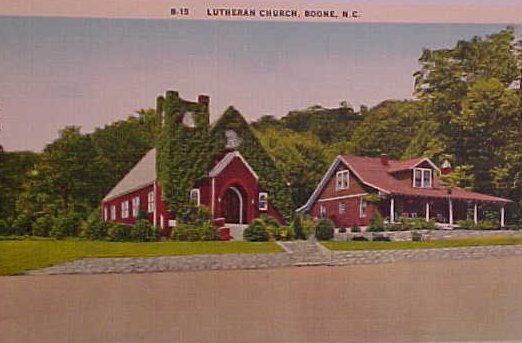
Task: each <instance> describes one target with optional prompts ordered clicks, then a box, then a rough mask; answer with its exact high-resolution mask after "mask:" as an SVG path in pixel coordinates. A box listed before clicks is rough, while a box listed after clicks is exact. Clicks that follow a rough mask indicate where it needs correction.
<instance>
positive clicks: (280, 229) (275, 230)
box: [270, 226, 294, 241]
mask: <svg viewBox="0 0 522 343" xmlns="http://www.w3.org/2000/svg"><path fill="white" fill-rule="evenodd" d="M270 237H273V238H274V239H275V240H276V241H290V240H292V239H293V238H294V230H293V229H292V227H291V226H270Z"/></svg>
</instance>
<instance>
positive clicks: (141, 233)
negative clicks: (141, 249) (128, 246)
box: [129, 219, 158, 242]
mask: <svg viewBox="0 0 522 343" xmlns="http://www.w3.org/2000/svg"><path fill="white" fill-rule="evenodd" d="M157 239H158V232H157V231H156V230H155V228H153V227H152V225H150V223H149V221H148V220H147V219H139V220H137V221H136V223H134V225H132V226H131V227H130V231H129V240H131V241H138V242H152V241H156V240H157Z"/></svg>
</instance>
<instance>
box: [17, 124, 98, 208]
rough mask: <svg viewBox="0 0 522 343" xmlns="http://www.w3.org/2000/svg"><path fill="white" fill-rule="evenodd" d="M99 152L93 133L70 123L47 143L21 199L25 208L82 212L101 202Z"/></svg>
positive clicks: (21, 205)
mask: <svg viewBox="0 0 522 343" xmlns="http://www.w3.org/2000/svg"><path fill="white" fill-rule="evenodd" d="M97 162H98V156H97V154H96V151H95V149H94V146H93V144H92V140H91V138H90V137H89V136H85V135H82V134H81V133H80V128H79V127H75V126H69V127H66V128H64V129H63V130H62V131H60V136H59V138H58V139H57V140H55V141H54V142H53V143H51V144H49V145H47V146H46V147H45V149H44V151H43V153H42V155H41V156H40V159H39V160H38V162H37V163H36V165H35V166H34V169H33V170H32V171H31V173H30V177H29V178H28V181H27V182H26V184H25V189H24V192H23V194H22V195H21V196H20V199H19V204H18V207H19V210H20V211H21V212H32V213H29V214H30V215H31V214H35V213H37V212H42V211H46V212H57V211H58V212H78V213H82V214H86V213H87V211H89V210H90V209H92V208H93V207H95V206H97V205H98V201H99V194H101V193H102V189H103V184H102V183H101V182H100V179H99V178H98V174H99V172H100V170H99V168H98V167H99V166H98V164H97Z"/></svg>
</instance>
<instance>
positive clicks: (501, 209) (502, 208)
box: [500, 205, 505, 227]
mask: <svg viewBox="0 0 522 343" xmlns="http://www.w3.org/2000/svg"><path fill="white" fill-rule="evenodd" d="M504 217H505V210H504V205H502V207H501V208H500V227H504V226H505V222H504V219H505V218H504Z"/></svg>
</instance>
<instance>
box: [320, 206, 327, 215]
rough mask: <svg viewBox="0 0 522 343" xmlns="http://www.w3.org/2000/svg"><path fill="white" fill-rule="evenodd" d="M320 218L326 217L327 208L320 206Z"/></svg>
mask: <svg viewBox="0 0 522 343" xmlns="http://www.w3.org/2000/svg"><path fill="white" fill-rule="evenodd" d="M319 217H321V218H324V217H326V207H325V206H324V205H321V206H319Z"/></svg>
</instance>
